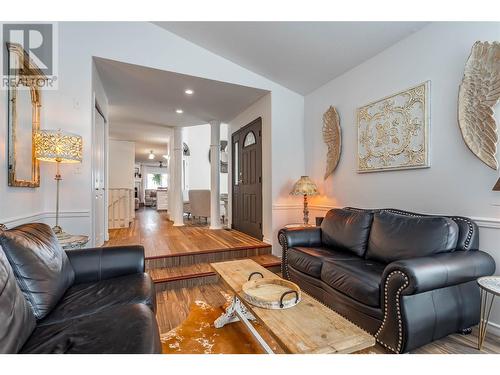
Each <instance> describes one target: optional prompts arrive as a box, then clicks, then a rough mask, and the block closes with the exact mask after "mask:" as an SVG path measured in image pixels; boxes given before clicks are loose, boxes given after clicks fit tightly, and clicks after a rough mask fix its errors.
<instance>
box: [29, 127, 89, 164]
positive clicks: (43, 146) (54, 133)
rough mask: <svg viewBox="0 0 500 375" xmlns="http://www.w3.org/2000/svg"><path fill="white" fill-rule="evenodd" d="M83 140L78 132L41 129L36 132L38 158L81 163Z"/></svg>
mask: <svg viewBox="0 0 500 375" xmlns="http://www.w3.org/2000/svg"><path fill="white" fill-rule="evenodd" d="M82 150H83V141H82V137H81V136H79V135H76V134H72V133H68V132H63V131H61V130H40V131H38V132H37V133H36V134H35V155H36V158H37V159H38V160H43V161H50V162H59V163H80V162H81V161H82Z"/></svg>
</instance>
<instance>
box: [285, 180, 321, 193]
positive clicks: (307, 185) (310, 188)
mask: <svg viewBox="0 0 500 375" xmlns="http://www.w3.org/2000/svg"><path fill="white" fill-rule="evenodd" d="M290 194H291V195H318V194H319V192H318V187H317V186H316V184H315V183H314V182H312V181H311V179H310V178H309V176H302V177H300V180H298V181H297V182H296V183H295V185H293V189H292V191H291V192H290Z"/></svg>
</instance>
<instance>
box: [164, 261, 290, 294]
mask: <svg viewBox="0 0 500 375" xmlns="http://www.w3.org/2000/svg"><path fill="white" fill-rule="evenodd" d="M266 268H267V269H268V270H269V271H271V272H274V273H276V274H278V273H279V272H280V271H281V269H280V266H271V267H266ZM218 281H219V277H218V276H217V275H216V274H215V273H213V274H211V275H201V276H192V277H187V278H185V279H180V280H169V281H161V282H155V290H156V292H162V291H165V290H172V289H181V288H191V287H195V286H199V285H207V284H215V283H217V282H218Z"/></svg>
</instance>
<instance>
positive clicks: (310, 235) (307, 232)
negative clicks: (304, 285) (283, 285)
mask: <svg viewBox="0 0 500 375" xmlns="http://www.w3.org/2000/svg"><path fill="white" fill-rule="evenodd" d="M278 241H279V243H280V245H281V249H282V253H281V275H282V277H283V278H285V279H287V280H290V274H289V272H288V249H289V248H290V247H294V246H305V247H313V246H321V228H320V227H307V228H283V229H280V231H279V232H278Z"/></svg>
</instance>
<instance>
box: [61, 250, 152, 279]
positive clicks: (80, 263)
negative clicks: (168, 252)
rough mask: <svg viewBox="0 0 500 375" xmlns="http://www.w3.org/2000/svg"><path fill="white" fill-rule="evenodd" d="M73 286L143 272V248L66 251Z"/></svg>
mask: <svg viewBox="0 0 500 375" xmlns="http://www.w3.org/2000/svg"><path fill="white" fill-rule="evenodd" d="M66 254H67V255H68V258H69V261H70V262H71V266H72V267H73V270H74V271H75V284H81V283H89V282H95V281H99V280H105V279H111V278H114V277H119V276H125V275H130V274H134V273H142V272H144V247H143V246H138V245H136V246H114V247H98V248H91V249H73V250H67V251H66Z"/></svg>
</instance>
